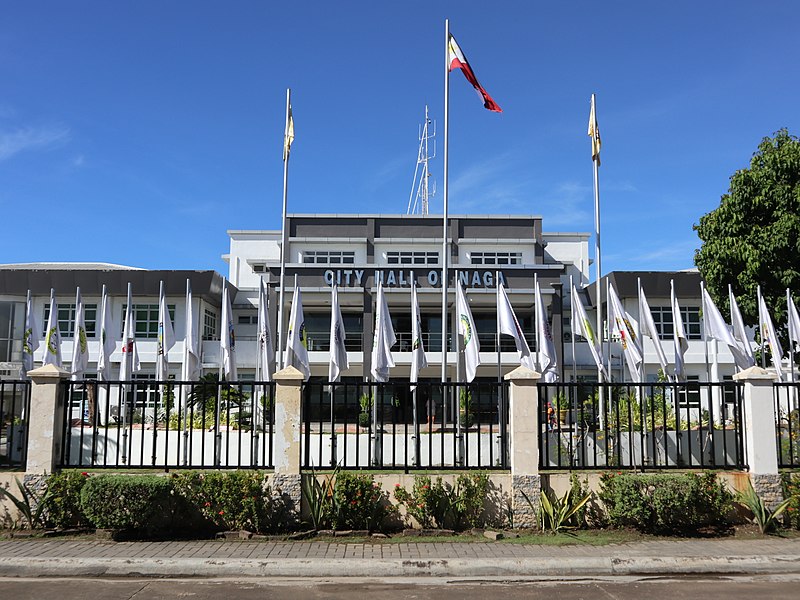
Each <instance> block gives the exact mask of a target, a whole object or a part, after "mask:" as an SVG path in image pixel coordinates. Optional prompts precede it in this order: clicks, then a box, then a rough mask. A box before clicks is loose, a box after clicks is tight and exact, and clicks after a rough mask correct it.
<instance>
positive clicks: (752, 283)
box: [694, 129, 800, 337]
mask: <svg viewBox="0 0 800 600" xmlns="http://www.w3.org/2000/svg"><path fill="white" fill-rule="evenodd" d="M694 229H695V231H697V235H698V236H699V237H700V240H701V241H702V246H701V248H700V249H699V250H697V251H696V252H695V257H694V260H695V264H696V265H697V267H698V269H699V270H700V274H701V275H702V277H703V279H704V280H705V282H706V285H707V287H708V290H709V292H710V293H711V295H712V297H713V298H714V300H715V301H716V302H717V305H718V306H720V308H722V309H727V310H728V311H729V310H730V307H729V306H728V284H730V285H731V286H732V288H733V293H734V295H735V296H736V299H737V302H738V304H739V308H740V309H741V311H742V316H743V318H744V320H745V322H746V323H748V324H751V325H752V324H756V323H757V322H758V301H757V292H756V290H757V287H758V286H759V285H761V293H762V295H763V296H764V300H765V301H766V303H767V306H768V307H769V309H770V311H771V313H772V316H773V319H774V320H775V321H776V326H777V327H779V329H783V330H784V332H785V323H786V314H787V312H786V288H789V289H790V290H792V294H793V296H796V295H798V294H800V139H798V138H797V137H795V136H792V135H789V132H788V131H787V130H786V129H781V130H780V131H778V132H776V133H775V134H774V137H772V138H770V137H766V138H764V139H763V140H762V141H761V143H760V144H759V146H758V151H757V152H756V153H755V154H754V155H753V158H752V159H751V160H750V167H749V168H747V169H741V170H739V171H736V173H734V174H733V176H732V177H731V183H730V188H729V189H728V193H727V194H724V195H723V196H722V198H721V201H720V205H719V208H717V209H715V210H713V211H711V212H710V213H708V214H707V215H704V216H703V217H701V218H700V224H699V225H695V226H694ZM782 337H784V336H782Z"/></svg>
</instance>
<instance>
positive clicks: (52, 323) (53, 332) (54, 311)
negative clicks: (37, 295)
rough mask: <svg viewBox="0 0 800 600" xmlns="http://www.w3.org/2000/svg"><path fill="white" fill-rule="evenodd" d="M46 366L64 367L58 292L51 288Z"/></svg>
mask: <svg viewBox="0 0 800 600" xmlns="http://www.w3.org/2000/svg"><path fill="white" fill-rule="evenodd" d="M44 365H55V366H57V367H58V368H61V367H62V362H61V333H60V332H59V330H58V304H56V291H55V290H54V289H53V288H50V314H49V315H48V318H47V329H46V330H45V334H44V357H43V358H42V366H44Z"/></svg>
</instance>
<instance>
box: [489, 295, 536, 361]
mask: <svg viewBox="0 0 800 600" xmlns="http://www.w3.org/2000/svg"><path fill="white" fill-rule="evenodd" d="M497 329H498V331H499V332H500V333H504V334H506V335H510V336H511V337H513V338H514V344H515V345H516V347H517V354H519V364H521V365H522V366H524V367H527V368H529V369H530V370H531V371H535V370H536V365H535V364H534V363H533V356H531V349H530V347H529V346H528V342H527V341H526V340H525V334H524V333H523V332H522V327H520V326H519V321H517V315H515V314H514V309H513V308H512V307H511V301H510V300H509V299H508V294H507V293H506V288H505V286H504V285H503V282H502V281H501V282H499V283H498V284H497Z"/></svg>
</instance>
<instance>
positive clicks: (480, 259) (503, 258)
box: [469, 252, 522, 265]
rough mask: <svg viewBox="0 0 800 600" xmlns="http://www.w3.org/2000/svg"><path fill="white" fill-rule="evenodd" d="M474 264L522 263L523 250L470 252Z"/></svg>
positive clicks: (471, 261)
mask: <svg viewBox="0 0 800 600" xmlns="http://www.w3.org/2000/svg"><path fill="white" fill-rule="evenodd" d="M469 259H470V263H472V264H473V265H521V264H522V252H470V253H469Z"/></svg>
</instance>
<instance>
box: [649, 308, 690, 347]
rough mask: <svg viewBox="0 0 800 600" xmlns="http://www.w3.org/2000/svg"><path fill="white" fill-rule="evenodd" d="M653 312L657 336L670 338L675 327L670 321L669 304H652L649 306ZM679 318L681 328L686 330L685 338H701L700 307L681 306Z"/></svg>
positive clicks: (663, 338)
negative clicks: (681, 323) (681, 324)
mask: <svg viewBox="0 0 800 600" xmlns="http://www.w3.org/2000/svg"><path fill="white" fill-rule="evenodd" d="M650 312H651V313H653V321H654V322H655V324H656V331H658V338H659V339H661V340H671V339H672V336H673V334H674V331H675V328H674V324H673V322H672V308H671V307H669V306H653V307H651V308H650ZM681 320H682V321H683V330H684V331H685V332H686V339H689V340H702V339H703V334H702V332H701V329H700V308H699V307H697V306H681Z"/></svg>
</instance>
